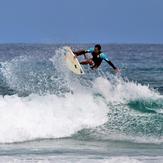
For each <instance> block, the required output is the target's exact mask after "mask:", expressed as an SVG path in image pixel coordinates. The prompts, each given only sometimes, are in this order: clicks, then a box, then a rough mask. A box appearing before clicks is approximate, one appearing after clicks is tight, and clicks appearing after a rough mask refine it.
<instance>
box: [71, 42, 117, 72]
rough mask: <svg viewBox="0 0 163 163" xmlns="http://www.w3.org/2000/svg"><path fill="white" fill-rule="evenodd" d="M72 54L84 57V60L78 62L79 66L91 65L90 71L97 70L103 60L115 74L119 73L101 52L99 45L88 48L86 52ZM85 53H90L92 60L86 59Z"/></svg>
mask: <svg viewBox="0 0 163 163" xmlns="http://www.w3.org/2000/svg"><path fill="white" fill-rule="evenodd" d="M73 53H74V54H75V55H76V57H77V56H79V55H84V57H85V59H86V60H85V61H82V62H80V64H82V65H87V64H89V65H91V69H97V68H98V67H99V66H100V65H101V63H102V61H103V60H105V61H106V62H107V63H108V64H109V65H110V66H111V67H112V68H113V69H114V70H115V72H119V71H120V70H119V69H118V68H117V67H115V66H114V64H113V63H112V62H111V61H110V60H109V58H108V56H107V55H106V54H104V53H103V52H102V51H101V45H100V44H96V45H95V47H94V48H89V49H88V50H80V51H77V52H73ZM86 53H91V54H92V58H90V59H87V57H86Z"/></svg>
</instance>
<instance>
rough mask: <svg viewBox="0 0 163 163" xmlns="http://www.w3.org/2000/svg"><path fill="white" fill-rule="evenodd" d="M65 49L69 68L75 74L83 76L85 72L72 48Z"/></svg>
mask: <svg viewBox="0 0 163 163" xmlns="http://www.w3.org/2000/svg"><path fill="white" fill-rule="evenodd" d="M64 49H65V62H66V66H67V68H68V69H69V70H71V71H72V72H73V73H75V74H78V75H83V74H84V70H83V68H82V66H81V65H80V63H79V61H78V59H77V58H76V57H75V54H74V53H73V52H72V50H71V48H70V47H64Z"/></svg>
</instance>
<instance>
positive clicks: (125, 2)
mask: <svg viewBox="0 0 163 163" xmlns="http://www.w3.org/2000/svg"><path fill="white" fill-rule="evenodd" d="M6 42H8V43H11V42H26V43H28V42H29V43H33V42H36V43H70V42H71V43H88V42H99V43H135V42H136V43H142V42H143V43H163V0H0V43H6Z"/></svg>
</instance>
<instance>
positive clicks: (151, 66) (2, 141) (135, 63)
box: [0, 44, 163, 163]
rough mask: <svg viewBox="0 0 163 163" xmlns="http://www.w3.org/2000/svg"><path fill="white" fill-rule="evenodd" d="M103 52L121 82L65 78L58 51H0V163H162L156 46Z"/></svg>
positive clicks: (160, 59) (26, 47)
mask: <svg viewBox="0 0 163 163" xmlns="http://www.w3.org/2000/svg"><path fill="white" fill-rule="evenodd" d="M69 46H71V47H73V49H75V50H77V49H82V48H85V49H86V48H88V47H92V46H93V45H91V44H90V45H89V44H86V45H69ZM103 50H104V52H105V53H108V55H109V57H110V58H111V60H112V62H113V63H114V64H115V65H117V66H118V67H119V68H120V69H121V75H118V76H117V75H115V74H114V73H113V71H112V69H111V68H110V67H109V66H108V65H107V63H105V62H103V63H102V65H101V67H100V68H99V69H98V70H95V71H93V70H91V69H90V68H89V66H84V70H85V72H86V74H85V75H83V76H76V75H75V74H72V73H71V72H70V71H69V70H68V69H67V68H66V66H65V63H64V45H53V44H52V45H44V44H40V45H38V44H37V45H36V44H1V45H0V94H1V96H0V162H8V161H11V162H23V161H24V162H111V163H112V162H163V45H145V44H140V45H138V44H137V45H135V44H132V45H103ZM79 59H80V60H82V59H83V58H82V57H80V58H79Z"/></svg>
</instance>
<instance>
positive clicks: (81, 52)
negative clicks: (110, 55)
mask: <svg viewBox="0 0 163 163" xmlns="http://www.w3.org/2000/svg"><path fill="white" fill-rule="evenodd" d="M73 53H74V54H75V55H76V56H79V55H85V54H86V53H87V51H86V50H79V51H76V52H73Z"/></svg>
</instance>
